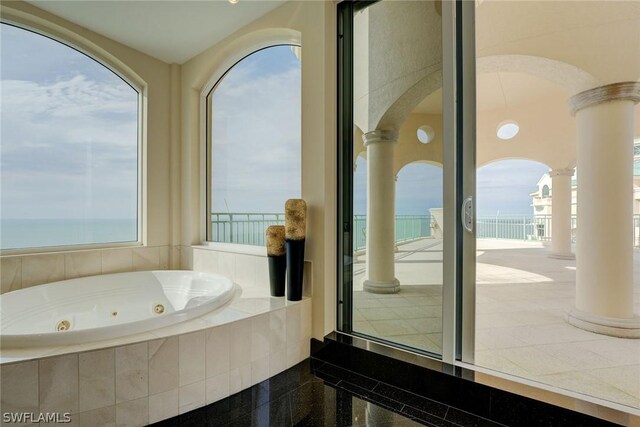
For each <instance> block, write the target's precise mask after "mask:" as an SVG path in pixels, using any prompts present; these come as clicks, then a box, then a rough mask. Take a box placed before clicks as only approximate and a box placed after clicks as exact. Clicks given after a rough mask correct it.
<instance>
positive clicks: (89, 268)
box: [0, 246, 171, 293]
mask: <svg viewBox="0 0 640 427" xmlns="http://www.w3.org/2000/svg"><path fill="white" fill-rule="evenodd" d="M169 249H170V247H169V246H140V247H123V248H105V249H89V250H82V251H69V252H51V253H38V254H24V255H2V256H0V293H5V292H11V291H16V290H18V289H23V288H28V287H31V286H36V285H42V284H45V283H50V282H57V281H60V280H66V279H75V278H78V277H85V276H95V275H99V274H110V273H124V272H129V271H145V270H167V269H169V267H170V253H171V251H170V250H169Z"/></svg>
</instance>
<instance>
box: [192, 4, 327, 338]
mask: <svg viewBox="0 0 640 427" xmlns="http://www.w3.org/2000/svg"><path fill="white" fill-rule="evenodd" d="M278 34H280V35H283V36H284V35H291V36H293V37H295V35H296V34H299V37H300V40H301V42H302V136H301V141H302V197H303V198H304V199H305V200H306V201H307V206H308V219H307V222H308V223H307V243H306V259H307V260H308V261H309V263H307V266H308V267H311V270H312V273H311V274H312V284H313V289H312V290H311V294H312V297H313V336H314V337H315V338H322V337H323V336H324V335H325V334H326V333H328V332H330V331H332V330H334V328H335V287H336V272H335V260H336V244H335V229H336V225H335V213H336V130H335V115H336V114H335V102H336V101H335V95H334V94H335V91H336V86H335V74H336V72H335V56H336V52H335V45H336V41H335V4H334V3H333V2H329V1H327V2H322V1H291V2H288V3H286V4H284V5H283V6H281V7H279V8H278V9H276V10H274V11H272V12H270V13H268V14H267V15H265V16H263V17H262V18H260V19H258V20H256V21H254V22H253V23H251V24H250V25H248V26H246V27H244V28H242V29H240V30H239V31H237V32H235V33H234V34H232V35H230V36H229V37H227V38H226V39H225V40H223V41H222V42H220V43H218V44H216V45H215V46H212V47H211V48H209V49H207V50H206V51H204V52H203V53H201V54H200V55H198V56H196V57H194V58H192V59H191V60H189V61H188V62H186V63H185V64H183V66H182V69H181V73H182V74H181V81H182V85H181V92H182V93H181V96H182V104H181V109H182V111H181V118H182V131H181V138H182V148H181V156H182V161H181V168H182V169H181V170H182V174H181V177H182V183H181V184H182V199H181V202H182V212H181V215H182V245H183V246H182V249H183V263H184V264H183V267H188V266H189V265H190V263H191V260H192V259H193V258H192V257H191V255H190V254H189V249H188V247H189V246H190V245H194V244H196V245H197V244H200V243H201V241H202V236H203V235H202V226H203V223H204V220H203V212H204V206H203V200H202V197H201V195H202V193H203V191H204V189H203V188H201V187H202V182H201V181H202V166H203V164H202V157H201V144H202V143H203V141H202V129H203V127H202V126H203V123H202V122H201V116H200V114H201V108H200V105H201V96H202V93H203V90H204V89H205V87H207V85H208V83H210V81H211V79H212V77H214V76H215V75H218V74H219V73H220V72H221V70H224V69H225V68H227V67H228V66H230V65H232V63H233V59H234V58H236V59H239V58H237V56H238V53H239V52H245V53H249V51H250V49H251V48H252V47H257V46H259V45H260V43H262V42H263V41H264V40H265V39H267V38H271V37H274V35H278ZM240 251H241V250H240Z"/></svg>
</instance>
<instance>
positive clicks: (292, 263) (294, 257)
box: [285, 239, 304, 301]
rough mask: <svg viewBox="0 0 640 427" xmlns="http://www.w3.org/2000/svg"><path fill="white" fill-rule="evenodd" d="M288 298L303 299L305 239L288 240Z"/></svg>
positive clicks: (292, 299)
mask: <svg viewBox="0 0 640 427" xmlns="http://www.w3.org/2000/svg"><path fill="white" fill-rule="evenodd" d="M285 245H286V248H287V299H288V300H289V301H300V300H301V299H302V278H303V276H304V239H302V240H287V241H286V242H285Z"/></svg>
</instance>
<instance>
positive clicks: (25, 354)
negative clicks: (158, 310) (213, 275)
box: [0, 285, 311, 365]
mask: <svg viewBox="0 0 640 427" xmlns="http://www.w3.org/2000/svg"><path fill="white" fill-rule="evenodd" d="M299 304H310V298H309V297H303V299H302V301H288V300H287V299H286V298H285V297H271V296H269V291H268V289H265V288H264V287H262V286H254V287H247V286H243V287H241V286H239V285H237V289H236V294H235V295H234V297H233V299H232V300H231V301H230V302H229V303H227V304H226V305H224V306H223V307H221V308H219V309H217V310H214V311H212V312H210V313H207V314H205V315H203V316H200V317H196V318H195V319H191V320H188V321H185V322H180V323H176V324H173V325H169V326H166V327H163V328H159V329H153V330H150V331H147V332H141V333H137V334H132V335H127V336H123V337H118V338H113V339H108V340H101V341H93V342H88V343H82V344H73V345H65V346H48V347H31V348H0V365H4V364H8V363H15V362H23V361H27V360H33V359H40V358H43V357H52V356H59V355H64V354H71V353H79V352H85V351H91V350H100V349H106V348H112V347H119V346H123V345H127V344H135V343H140V342H145V341H152V340H156V339H158V338H168V337H172V336H178V335H182V334H188V333H191V332H197V331H202V330H205V329H208V328H212V327H216V326H222V325H226V324H229V323H233V322H236V321H239V320H243V319H248V318H252V317H255V316H258V315H260V314H264V313H269V312H272V311H276V310H279V309H282V308H286V307H288V306H292V305H299ZM310 321H311V320H310V319H308V323H310ZM309 327H310V325H309Z"/></svg>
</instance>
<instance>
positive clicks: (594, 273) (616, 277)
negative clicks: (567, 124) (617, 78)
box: [567, 82, 640, 338]
mask: <svg viewBox="0 0 640 427" xmlns="http://www.w3.org/2000/svg"><path fill="white" fill-rule="evenodd" d="M639 101H640V83H636V82H625V83H614V84H610V85H606V86H601V87H598V88H595V89H590V90H587V91H585V92H582V93H579V94H577V95H575V96H573V97H572V98H571V99H570V101H569V105H570V108H571V110H572V113H574V114H575V116H576V123H577V154H578V156H577V168H578V170H579V172H580V177H579V182H578V212H577V218H578V223H577V237H576V239H577V242H576V243H577V248H576V249H577V262H576V305H575V308H573V309H572V310H571V311H570V312H569V313H568V315H567V320H568V322H569V323H570V324H572V325H574V326H577V327H579V328H582V329H586V330H589V331H592V332H597V333H601V334H605V335H612V336H618V337H626V338H640V317H638V316H637V315H635V314H634V313H633V229H632V227H633V222H632V221H633V205H632V195H633V129H634V127H633V126H634V124H633V112H634V111H633V110H634V105H635V104H636V103H638V102H639Z"/></svg>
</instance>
